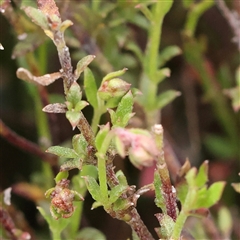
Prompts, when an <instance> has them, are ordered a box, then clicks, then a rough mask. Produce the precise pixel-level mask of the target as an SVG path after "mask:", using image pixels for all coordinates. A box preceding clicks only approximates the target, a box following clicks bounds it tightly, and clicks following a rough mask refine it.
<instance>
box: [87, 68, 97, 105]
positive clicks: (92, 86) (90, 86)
mask: <svg viewBox="0 0 240 240" xmlns="http://www.w3.org/2000/svg"><path fill="white" fill-rule="evenodd" d="M84 89H85V93H86V96H87V100H88V102H89V103H90V104H91V105H92V106H93V108H94V109H97V107H98V99H97V85H96V81H95V78H94V76H93V74H92V71H91V70H90V69H89V68H86V69H85V70H84Z"/></svg>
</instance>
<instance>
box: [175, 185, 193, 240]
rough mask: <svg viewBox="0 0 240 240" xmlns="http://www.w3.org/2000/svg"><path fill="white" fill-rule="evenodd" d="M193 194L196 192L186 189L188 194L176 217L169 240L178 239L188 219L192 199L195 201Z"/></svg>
mask: <svg viewBox="0 0 240 240" xmlns="http://www.w3.org/2000/svg"><path fill="white" fill-rule="evenodd" d="M195 193H196V191H195V190H194V189H191V188H189V189H188V193H187V196H186V198H185V201H184V204H183V206H182V210H181V211H180V213H179V215H178V217H177V220H176V222H175V225H174V229H173V234H172V237H171V239H174V240H178V239H180V236H181V232H182V230H183V227H184V224H185V222H186V220H187V218H188V207H190V206H191V201H192V199H195V196H194V195H195Z"/></svg>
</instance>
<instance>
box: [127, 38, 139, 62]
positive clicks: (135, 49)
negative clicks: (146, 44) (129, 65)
mask: <svg viewBox="0 0 240 240" xmlns="http://www.w3.org/2000/svg"><path fill="white" fill-rule="evenodd" d="M126 49H127V50H129V51H132V52H133V53H134V54H135V55H136V56H137V58H138V59H139V61H140V62H141V63H143V53H142V50H141V49H140V47H138V45H137V44H136V43H134V42H129V43H128V44H127V45H126Z"/></svg>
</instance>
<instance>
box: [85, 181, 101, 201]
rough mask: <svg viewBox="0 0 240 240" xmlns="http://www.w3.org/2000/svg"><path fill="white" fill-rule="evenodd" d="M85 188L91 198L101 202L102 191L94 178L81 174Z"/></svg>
mask: <svg viewBox="0 0 240 240" xmlns="http://www.w3.org/2000/svg"><path fill="white" fill-rule="evenodd" d="M83 178H84V180H85V183H86V186H87V189H88V191H89V193H90V194H91V196H92V198H93V199H94V200H96V201H97V202H100V203H102V200H103V197H102V193H101V190H100V186H99V185H98V183H97V181H96V180H95V178H93V177H91V176H83Z"/></svg>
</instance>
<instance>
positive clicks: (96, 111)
mask: <svg viewBox="0 0 240 240" xmlns="http://www.w3.org/2000/svg"><path fill="white" fill-rule="evenodd" d="M101 116H102V111H100V110H99V109H94V113H93V119H92V124H91V127H92V131H93V133H94V135H95V134H96V133H97V130H98V124H99V122H100V119H101Z"/></svg>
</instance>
